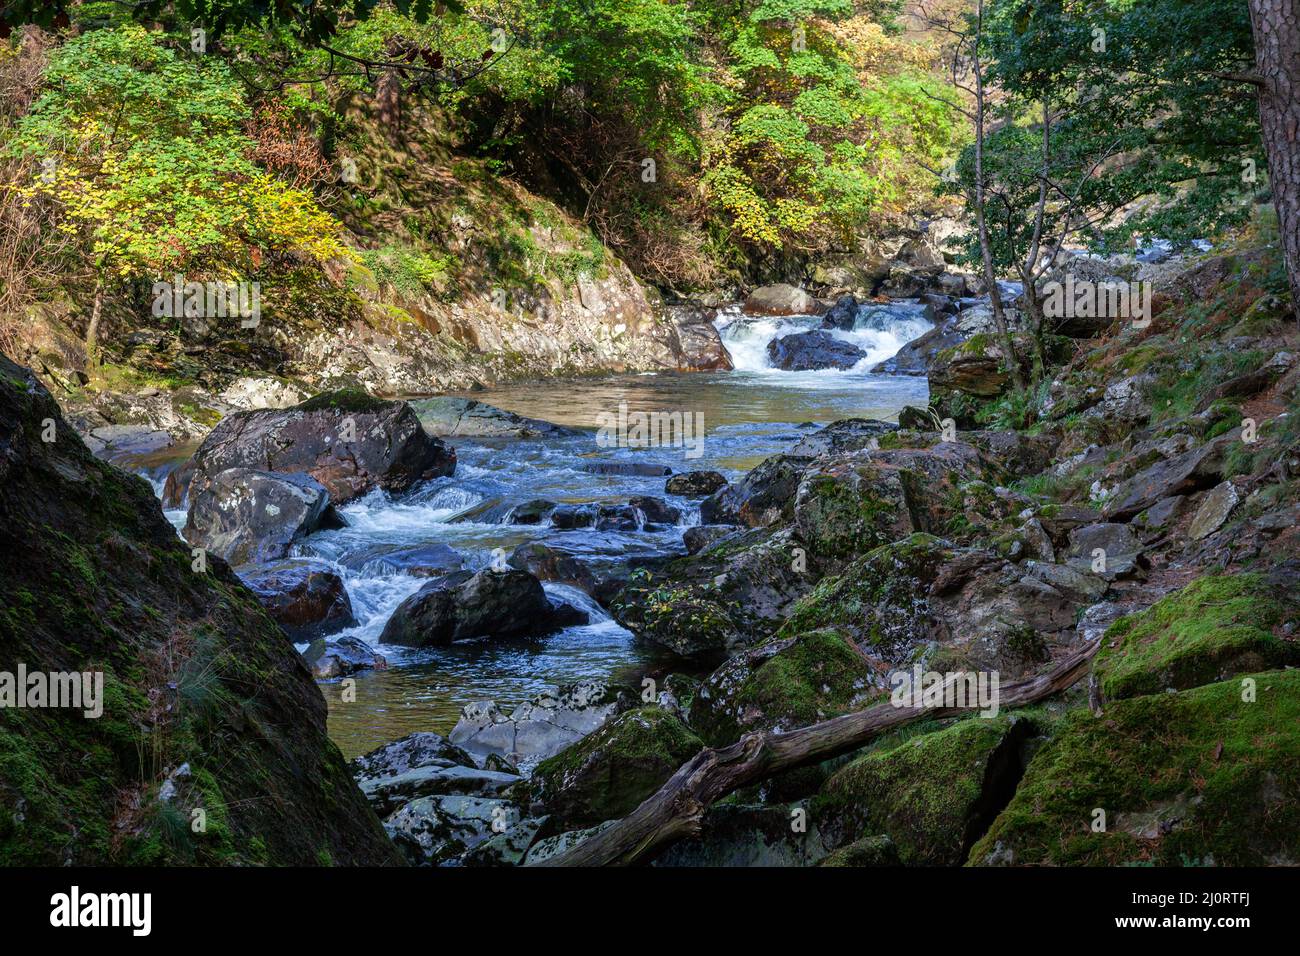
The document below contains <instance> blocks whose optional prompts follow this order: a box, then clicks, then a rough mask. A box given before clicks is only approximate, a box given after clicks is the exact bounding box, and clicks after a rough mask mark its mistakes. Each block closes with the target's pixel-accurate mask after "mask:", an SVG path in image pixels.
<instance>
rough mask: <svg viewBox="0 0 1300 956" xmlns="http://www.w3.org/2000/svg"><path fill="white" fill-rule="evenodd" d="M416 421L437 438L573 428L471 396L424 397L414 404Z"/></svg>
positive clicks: (566, 433) (569, 431)
mask: <svg viewBox="0 0 1300 956" xmlns="http://www.w3.org/2000/svg"><path fill="white" fill-rule="evenodd" d="M415 408H416V413H417V414H418V415H419V418H420V423H421V424H422V425H424V427H425V429H426V430H427V431H428V432H429V434H431V435H437V436H439V437H440V438H567V437H571V436H574V435H580V434H582V433H581V432H580V431H578V429H576V428H565V427H564V426H563V425H553V424H551V423H550V422H545V421H542V420H541V419H540V418H525V417H524V416H523V415H516V414H515V413H514V412H507V411H505V410H504V409H500V408H496V407H494V406H492V405H488V404H487V403H486V402H480V401H476V400H474V399H472V398H454V397H452V396H443V397H439V398H426V399H423V400H421V401H420V402H418V403H417V404H416V406H415Z"/></svg>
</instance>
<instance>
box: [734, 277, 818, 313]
mask: <svg viewBox="0 0 1300 956" xmlns="http://www.w3.org/2000/svg"><path fill="white" fill-rule="evenodd" d="M742 308H743V309H744V310H745V312H746V313H747V314H749V315H814V314H816V313H817V311H818V307H817V300H816V299H814V298H813V297H812V296H811V295H809V294H808V293H807V292H805V291H804V290H803V289H800V288H799V287H798V286H793V285H788V284H786V283H784V282H782V283H778V284H777V285H765V286H760V287H759V288H757V289H755V290H754V291H753V292H751V293H750V294H749V298H747V299H746V300H745V304H744V306H742Z"/></svg>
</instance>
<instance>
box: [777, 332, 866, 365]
mask: <svg viewBox="0 0 1300 956" xmlns="http://www.w3.org/2000/svg"><path fill="white" fill-rule="evenodd" d="M866 355H867V353H866V352H864V351H863V350H862V349H860V348H858V347H857V346H856V345H854V344H853V343H852V342H845V341H843V340H842V339H837V338H835V337H834V336H832V335H831V334H830V333H829V332H823V331H820V330H816V331H812V332H796V333H794V334H793V335H786V336H783V337H781V338H779V339H773V340H772V341H771V342H768V343H767V359H768V361H769V362H770V363H771V364H772V366H773V367H775V368H779V369H784V370H785V371H787V372H806V371H812V370H815V369H823V368H839V369H847V368H852V367H853V366H855V365H857V364H858V362H859V361H861V360H862V359H863V358H865V357H866Z"/></svg>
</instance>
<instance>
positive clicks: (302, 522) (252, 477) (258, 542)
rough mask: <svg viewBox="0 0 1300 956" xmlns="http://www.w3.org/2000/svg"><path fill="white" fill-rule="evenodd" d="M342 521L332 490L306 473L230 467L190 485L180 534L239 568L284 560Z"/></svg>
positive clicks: (191, 542)
mask: <svg viewBox="0 0 1300 956" xmlns="http://www.w3.org/2000/svg"><path fill="white" fill-rule="evenodd" d="M340 523H341V522H340V520H339V518H338V515H337V514H336V513H335V512H334V509H333V506H332V505H331V504H330V496H329V492H327V491H326V490H325V487H324V486H323V485H322V484H321V483H320V482H318V481H316V480H315V479H314V478H312V477H310V476H308V475H293V474H274V473H272V472H269V471H255V470H253V469H251V468H226V469H224V470H223V471H219V472H217V473H215V474H213V475H212V476H211V477H208V478H206V479H204V480H203V481H202V482H201V483H198V482H196V483H194V484H191V494H190V510H189V514H188V516H187V517H186V520H185V527H184V529H183V530H182V534H184V535H185V540H186V541H188V542H189V543H190V544H192V545H194V546H195V547H197V548H203V549H205V550H206V551H208V552H209V553H211V554H215V555H218V556H219V557H221V558H224V559H225V560H226V561H228V562H229V563H231V564H236V565H239V564H249V563H258V562H265V561H275V560H277V559H279V558H283V557H285V556H286V555H287V554H288V553H289V548H290V546H292V545H293V544H294V542H296V541H298V540H300V539H301V538H303V537H305V536H306V535H309V534H311V533H312V532H313V531H317V530H319V529H321V528H336V527H339V525H340Z"/></svg>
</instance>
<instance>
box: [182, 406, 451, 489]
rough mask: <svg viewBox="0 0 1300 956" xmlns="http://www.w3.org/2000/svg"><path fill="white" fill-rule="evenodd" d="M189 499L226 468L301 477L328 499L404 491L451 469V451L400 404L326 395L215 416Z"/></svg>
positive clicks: (197, 455) (196, 457) (201, 448)
mask: <svg viewBox="0 0 1300 956" xmlns="http://www.w3.org/2000/svg"><path fill="white" fill-rule="evenodd" d="M193 461H194V469H193V479H192V482H191V487H190V496H191V498H192V497H193V496H194V494H195V492H196V491H198V490H201V489H202V488H203V487H204V486H205V485H206V484H207V483H208V482H210V481H211V480H212V479H213V478H214V477H215V476H216V475H218V474H220V473H221V472H222V471H225V470H226V469H228V468H252V469H258V470H263V471H273V472H291V473H296V474H306V475H310V476H311V477H313V478H315V479H316V480H317V481H318V482H320V483H321V484H322V485H324V486H325V489H326V490H327V491H329V493H330V499H331V500H332V501H333V502H334V503H335V504H343V503H345V502H348V501H351V500H352V499H354V498H357V497H360V496H361V495H363V494H365V493H366V492H368V491H370V490H371V489H373V488H382V489H384V490H386V491H392V492H403V491H406V490H407V489H409V488H410V487H411V486H412V485H414V484H415V483H416V482H418V481H422V480H425V479H428V478H437V477H441V476H445V475H450V474H452V473H453V472H454V471H455V469H456V453H455V451H454V450H453V449H451V448H450V447H449V446H447V445H446V444H445V443H443V441H442V440H441V439H438V438H434V437H433V436H432V435H429V434H428V433H427V432H425V430H424V428H423V427H422V426H421V424H420V420H419V418H417V417H416V414H415V412H414V410H413V409H412V408H411V406H410V405H408V404H407V403H406V402H387V401H383V400H381V399H377V398H371V397H370V396H369V395H366V394H365V393H364V392H359V391H341V392H327V393H325V394H322V395H318V396H316V397H315V398H313V399H311V400H309V401H306V402H303V403H302V404H301V405H295V406H294V407H293V408H286V409H274V408H266V409H257V410H254V411H247V412H237V413H235V414H234V415H230V416H228V417H227V418H224V419H222V420H221V421H220V422H219V423H218V424H217V426H216V428H214V429H212V431H211V432H210V433H209V434H208V437H207V438H205V439H204V441H203V444H202V445H200V446H199V449H198V451H196V452H195V453H194V459H193Z"/></svg>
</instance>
